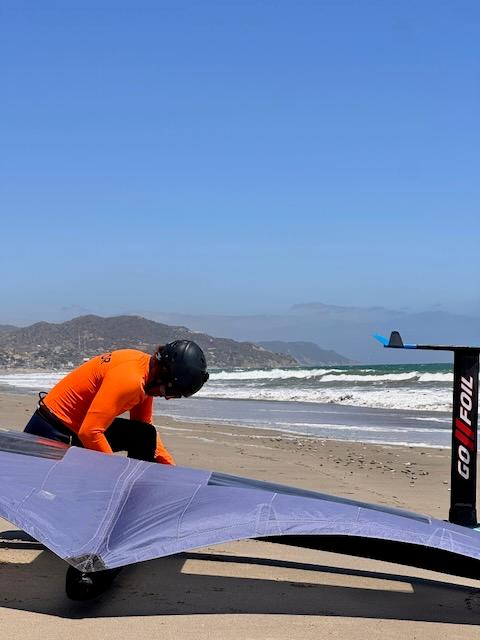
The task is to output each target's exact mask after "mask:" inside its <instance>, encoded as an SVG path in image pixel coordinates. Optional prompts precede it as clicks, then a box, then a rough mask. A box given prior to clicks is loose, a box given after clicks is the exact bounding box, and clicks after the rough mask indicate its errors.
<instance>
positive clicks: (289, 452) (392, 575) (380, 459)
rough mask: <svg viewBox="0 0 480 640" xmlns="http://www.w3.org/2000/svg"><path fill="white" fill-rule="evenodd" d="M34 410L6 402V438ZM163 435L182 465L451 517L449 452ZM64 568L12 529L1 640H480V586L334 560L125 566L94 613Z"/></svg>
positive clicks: (296, 553)
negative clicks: (72, 597) (73, 596)
mask: <svg viewBox="0 0 480 640" xmlns="http://www.w3.org/2000/svg"><path fill="white" fill-rule="evenodd" d="M35 400H36V398H35V396H30V395H23V394H22V395H14V394H3V395H0V427H6V428H17V429H20V428H23V426H24V425H25V423H26V422H27V420H28V418H29V416H30V414H31V412H32V410H33V408H34V405H35ZM156 423H157V424H158V425H160V426H161V433H162V436H163V439H164V442H165V444H166V445H167V447H168V448H169V449H170V451H171V452H172V453H173V455H174V456H175V458H176V461H177V463H178V464H181V465H184V466H191V467H199V468H207V469H215V470H217V471H224V472H227V473H231V474H237V475H243V476H248V477H253V478H258V479H262V480H271V481H275V482H281V483H284V484H291V485H296V486H300V487H305V488H309V489H316V490H319V491H325V492H329V493H333V494H339V495H344V496H350V497H354V498H358V499H361V500H367V501H369V502H376V503H380V504H391V505H395V506H400V507H407V508H409V509H411V510H414V511H418V512H424V513H429V514H431V515H433V516H435V517H439V518H444V517H446V515H447V513H448V504H449V495H450V494H449V475H450V471H449V451H447V450H441V449H420V448H410V447H385V446H376V445H363V444H358V443H345V442H335V441H321V440H314V439H309V438H304V437H291V436H280V435H279V434H278V432H274V431H267V430H252V429H247V428H241V427H231V426H230V425H225V426H219V425H210V424H208V423H207V424H191V423H182V422H176V421H173V420H171V419H167V418H162V417H161V416H157V419H156ZM2 531H3V538H4V541H3V542H1V538H2V534H1V532H2ZM14 538H15V539H19V540H14ZM65 567H66V565H65V563H64V562H62V561H61V560H59V559H58V558H57V557H56V556H54V555H53V554H52V553H50V552H49V551H47V550H46V549H45V548H44V547H42V546H41V545H39V544H37V543H31V542H28V541H25V540H22V534H21V532H18V531H17V530H16V528H15V527H14V526H13V525H11V524H10V523H8V522H6V521H2V520H0V630H1V635H0V640H3V639H4V638H5V639H6V638H19V639H20V638H21V639H22V640H25V639H28V638H42V639H43V638H45V639H50V638H52V639H53V638H55V639H56V638H62V639H64V638H66V637H69V638H80V637H89V638H95V639H97V638H107V637H112V636H114V635H115V636H117V637H119V638H139V637H143V636H144V635H148V636H151V637H161V638H165V639H169V638H172V639H173V638H175V640H180V639H183V638H192V639H193V638H195V639H196V640H202V639H203V638H205V639H206V638H213V639H216V638H218V639H222V640H224V639H229V638H232V639H233V638H235V639H236V640H240V639H245V638H252V639H253V638H255V639H259V640H263V639H267V638H268V639H270V638H272V639H275V640H279V639H283V638H285V639H286V638H299V639H300V638H301V639H302V640H309V639H310V638H312V639H313V638H315V639H318V638H329V640H336V639H337V638H342V639H343V638H346V637H348V638H354V639H357V638H368V639H369V640H375V639H377V638H382V640H388V639H389V638H395V639H397V638H408V639H410V638H418V639H421V640H423V639H425V640H428V639H433V638H435V640H440V639H441V638H447V637H448V638H452V637H454V638H456V639H463V638H469V639H470V638H471V639H473V638H475V639H478V638H480V628H479V627H478V626H477V625H479V624H480V589H479V588H480V582H479V581H475V580H469V579H463V578H456V577H452V576H448V575H444V574H441V573H436V572H429V571H424V570H420V569H414V568H410V567H401V566H399V565H396V564H393V563H385V562H380V561H373V560H367V559H359V558H355V557H350V556H345V555H340V554H334V553H327V552H323V551H315V550H307V549H300V548H295V547H287V546H283V545H276V544H270V543H266V542H259V541H245V542H237V543H232V544H225V545H220V546H216V547H208V548H204V549H201V550H197V551H192V552H190V553H186V554H181V555H178V556H174V557H169V558H163V559H159V560H156V561H152V562H147V563H143V564H140V565H136V566H133V567H129V568H126V569H125V570H124V571H123V572H122V574H120V576H119V577H118V579H117V581H116V583H115V585H114V586H113V587H112V589H111V590H110V591H109V592H108V593H107V594H105V595H104V596H103V597H102V598H99V599H98V600H96V601H93V602H90V603H73V602H70V601H69V600H68V599H67V598H66V596H65V595H64V574H65Z"/></svg>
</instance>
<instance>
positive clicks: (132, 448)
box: [24, 409, 157, 462]
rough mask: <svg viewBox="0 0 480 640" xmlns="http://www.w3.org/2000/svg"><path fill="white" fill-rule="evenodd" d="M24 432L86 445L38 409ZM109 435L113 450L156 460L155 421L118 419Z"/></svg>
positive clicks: (133, 456)
mask: <svg viewBox="0 0 480 640" xmlns="http://www.w3.org/2000/svg"><path fill="white" fill-rule="evenodd" d="M24 431H25V432H26V433H32V434H34V435H36V436H42V437H43V438H49V439H50V440H57V441H58V442H64V443H65V444H70V445H73V446H76V447H82V446H83V445H82V443H81V441H80V439H79V438H78V436H77V434H76V433H74V432H73V431H70V430H69V429H68V428H67V427H65V426H64V425H63V424H61V422H60V421H59V420H58V419H57V420H55V419H52V418H49V416H48V415H47V414H46V413H44V412H42V410H41V409H37V410H36V411H35V413H34V414H33V416H32V417H31V418H30V420H29V422H28V424H27V426H26V427H25V429H24ZM105 437H106V439H107V442H108V444H109V445H110V446H111V448H112V451H126V452H127V456H128V457H129V458H135V459H137V460H145V461H146V462H154V460H155V450H156V448H157V431H156V429H155V427H154V425H153V424H149V423H147V422H141V421H140V420H129V419H127V418H115V420H114V421H113V422H112V424H111V425H110V426H109V427H108V428H107V429H106V431H105Z"/></svg>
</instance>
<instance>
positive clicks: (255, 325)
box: [150, 303, 480, 364]
mask: <svg viewBox="0 0 480 640" xmlns="http://www.w3.org/2000/svg"><path fill="white" fill-rule="evenodd" d="M150 317H155V318H156V319H157V320H160V321H162V322H171V323H175V324H185V325H186V326H188V327H190V328H192V329H195V330H198V331H208V332H209V333H212V334H214V335H223V336H228V337H230V338H233V339H235V340H251V341H253V342H266V341H274V340H281V341H287V342H291V341H309V342H314V343H316V344H318V345H321V347H322V349H331V350H334V351H336V352H338V353H340V354H342V355H343V356H345V357H347V358H349V359H351V360H355V361H357V362H362V363H372V364H381V363H402V362H445V361H449V359H450V358H449V355H448V354H442V353H438V354H437V353H434V352H421V351H415V352H403V351H395V352H392V351H391V350H388V349H383V348H381V347H380V346H379V344H378V343H377V342H376V341H375V340H374V339H373V338H372V334H374V333H381V334H384V335H389V334H390V331H392V330H397V331H400V332H401V333H402V335H403V336H404V338H405V340H406V341H408V342H414V343H439V344H472V345H479V344H480V319H478V318H475V317H469V316H466V315H461V314H458V315H457V314H453V313H448V312H445V311H425V312H413V313H412V312H407V311H398V310H393V309H385V308H383V307H370V308H361V307H343V306H334V305H326V304H322V303H311V304H299V305H294V306H292V307H291V308H290V309H289V310H288V311H287V312H286V313H285V314H275V315H273V314H272V315H266V314H265V315H245V316H227V315H225V316H222V315H184V314H176V313H161V312H158V313H152V314H150Z"/></svg>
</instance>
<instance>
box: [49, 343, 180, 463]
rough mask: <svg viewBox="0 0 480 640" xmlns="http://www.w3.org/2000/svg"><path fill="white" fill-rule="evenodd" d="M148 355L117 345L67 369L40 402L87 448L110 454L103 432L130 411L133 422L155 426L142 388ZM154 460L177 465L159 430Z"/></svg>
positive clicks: (147, 369) (147, 399)
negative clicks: (70, 370)
mask: <svg viewBox="0 0 480 640" xmlns="http://www.w3.org/2000/svg"><path fill="white" fill-rule="evenodd" d="M149 367H150V356H149V355H148V354H146V353H143V352H142V351H136V350H135V349H120V350H118V351H112V352H111V353H104V354H103V355H101V356H95V357H94V358H92V359H91V360H89V361H88V362H85V363H84V364H82V365H81V366H80V367H78V368H77V369H75V370H74V371H72V372H71V373H69V374H68V375H67V376H65V378H63V379H62V380H60V382H59V383H58V384H56V385H55V387H53V389H52V390H51V391H50V392H49V393H48V394H47V395H46V396H45V398H44V403H45V405H46V406H47V408H48V409H49V410H50V411H51V412H52V413H53V414H54V415H56V416H57V417H58V418H59V419H60V420H61V421H62V422H63V423H64V424H65V425H66V426H67V427H68V428H69V429H71V431H74V432H75V433H76V434H77V435H78V437H79V438H80V440H81V442H82V444H83V445H84V446H85V447H86V448H87V449H94V450H96V451H103V452H104V453H112V449H111V447H110V445H109V444H108V441H107V439H106V437H105V430H106V429H107V428H108V427H109V426H110V425H111V423H112V422H113V420H114V419H115V418H116V417H117V416H119V415H121V414H122V413H124V412H125V411H129V412H130V418H131V419H132V420H141V421H142V422H148V423H150V424H153V422H152V419H153V398H152V397H151V396H148V395H147V394H146V393H145V391H144V386H145V382H146V380H147V377H148V372H149ZM155 460H156V461H157V462H162V463H164V464H175V462H174V460H173V458H172V456H171V455H170V453H169V452H168V451H167V449H166V448H165V446H164V445H163V442H162V440H161V438H160V436H159V435H158V433H157V448H156V451H155Z"/></svg>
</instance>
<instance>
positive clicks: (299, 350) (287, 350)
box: [258, 340, 353, 367]
mask: <svg viewBox="0 0 480 640" xmlns="http://www.w3.org/2000/svg"><path fill="white" fill-rule="evenodd" d="M258 344H259V345H260V346H262V347H265V349H268V350H269V351H273V352H274V353H284V354H286V355H289V356H292V358H295V360H296V361H297V362H298V364H302V365H305V366H307V367H313V366H316V365H342V364H353V363H352V361H351V360H348V358H345V357H344V356H341V355H340V354H339V353H336V351H327V350H326V349H321V348H320V347H319V346H318V344H315V343H314V342H281V341H280V340H273V341H267V342H259V343H258Z"/></svg>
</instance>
